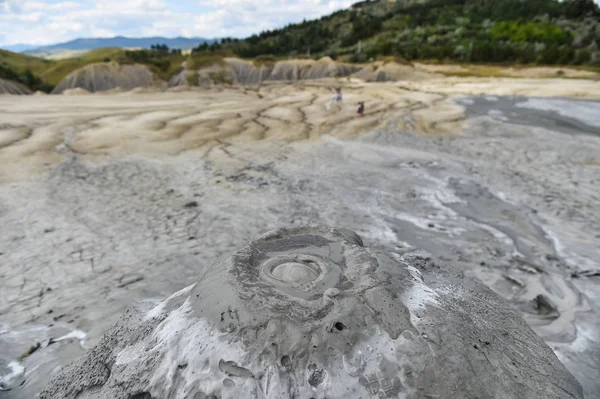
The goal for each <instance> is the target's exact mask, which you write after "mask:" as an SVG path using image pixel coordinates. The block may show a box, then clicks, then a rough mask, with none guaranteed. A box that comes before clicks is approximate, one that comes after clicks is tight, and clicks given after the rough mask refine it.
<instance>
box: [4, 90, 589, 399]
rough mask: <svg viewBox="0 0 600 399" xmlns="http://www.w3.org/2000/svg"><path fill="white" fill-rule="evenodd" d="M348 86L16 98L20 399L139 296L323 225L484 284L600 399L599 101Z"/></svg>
mask: <svg viewBox="0 0 600 399" xmlns="http://www.w3.org/2000/svg"><path fill="white" fill-rule="evenodd" d="M509 83H510V82H504V83H503V86H502V87H503V90H504V91H506V92H508V91H509V89H510V85H509ZM336 84H339V83H338V82H315V83H311V84H309V83H305V84H302V85H284V84H270V85H265V86H263V87H261V88H258V89H253V90H250V89H243V88H231V89H222V90H214V91H207V92H183V93H156V94H133V93H125V94H119V95H93V96H77V97H75V96H74V97H67V96H48V97H22V98H21V97H20V98H14V97H0V122H1V126H0V128H1V130H0V147H1V148H0V162H1V165H2V167H1V168H0V179H1V181H2V183H1V186H0V226H2V228H1V230H0V288H1V290H0V291H1V292H2V295H1V296H0V375H1V376H2V384H3V389H10V390H7V391H3V392H1V395H2V397H3V398H4V397H6V398H29V397H33V396H34V395H35V394H36V393H38V392H40V391H41V389H42V388H43V386H44V385H45V384H46V383H47V382H48V380H49V378H50V377H51V376H52V375H53V374H55V373H56V371H57V369H58V367H59V366H63V365H65V364H68V363H70V362H71V361H72V360H73V359H75V358H77V357H78V356H80V355H81V354H82V352H83V349H82V347H85V348H89V347H91V346H93V345H95V344H96V343H98V342H99V340H100V338H101V336H102V334H103V333H104V332H106V331H107V330H108V328H109V327H110V326H111V325H112V324H113V323H114V322H115V321H116V320H117V318H118V317H119V316H120V315H121V314H122V313H123V312H124V311H125V309H126V308H127V307H128V306H130V305H131V304H133V303H134V302H135V301H137V300H147V299H164V298H166V297H168V296H170V295H171V294H172V293H173V292H175V291H177V290H179V289H182V288H184V287H186V286H188V285H190V284H192V283H194V282H196V281H198V279H199V276H198V273H200V271H202V270H209V269H208V265H210V264H211V263H212V261H213V260H214V259H215V258H217V257H218V256H220V255H222V254H223V253H226V252H228V251H231V250H233V249H235V248H236V247H238V246H239V245H240V244H241V243H244V242H247V241H249V240H251V239H253V238H254V237H256V236H258V235H260V234H262V233H264V232H266V231H268V230H271V229H273V228H276V227H279V226H295V225H306V224H327V225H332V226H339V227H344V228H348V229H351V230H354V231H356V232H357V233H358V234H360V235H361V236H362V237H363V239H364V240H365V244H366V245H368V246H371V247H374V248H379V249H381V250H385V251H388V252H396V253H399V254H402V253H404V252H406V251H408V250H410V249H411V248H418V249H423V250H426V251H427V252H429V253H430V254H432V255H433V257H434V258H435V259H439V260H441V261H444V262H448V263H452V264H454V265H455V266H456V267H458V268H459V269H461V270H462V271H464V273H465V274H466V275H467V276H472V277H476V278H478V279H479V280H480V281H482V282H483V283H484V284H485V285H487V286H488V287H490V288H491V289H492V290H493V291H495V292H497V293H498V294H500V295H501V296H502V297H504V298H505V299H507V300H508V301H509V302H510V303H511V304H512V305H513V306H514V308H515V309H518V310H519V311H520V313H521V315H522V316H523V317H524V318H525V320H526V321H527V323H528V324H529V325H530V326H531V327H532V328H533V329H534V331H535V332H536V333H537V334H539V335H540V337H541V338H542V339H544V340H545V341H546V343H548V345H549V346H550V347H551V348H552V349H553V350H554V351H555V353H556V354H557V356H558V357H559V359H560V360H561V361H562V362H563V363H564V364H565V366H566V367H567V368H568V369H569V370H570V371H571V373H572V374H573V375H574V376H575V377H576V378H577V380H578V381H579V382H580V383H581V385H582V386H583V388H584V390H585V394H586V397H588V398H593V397H594V396H595V395H597V393H598V392H600V385H599V382H598V381H600V367H599V366H598V364H600V321H599V320H600V308H599V306H600V304H599V301H600V298H599V297H598V292H599V287H600V261H599V260H598V259H600V245H599V244H598V243H599V242H600V231H599V229H598V226H600V196H599V194H598V189H597V188H598V184H599V183H600V155H599V154H600V136H599V135H598V134H597V133H596V132H598V131H600V120H599V118H600V117H599V115H600V106H599V105H598V103H597V102H594V101H583V100H573V99H571V100H569V99H554V98H547V99H544V98H532V99H527V98H510V99H505V98H497V97H488V98H485V97H475V98H463V99H457V98H456V96H457V95H461V96H462V95H468V94H485V91H486V90H487V91H493V90H492V89H490V88H489V86H485V85H479V86H477V87H476V88H473V87H470V88H468V89H465V85H466V83H465V85H462V86H461V85H458V87H456V88H455V91H454V92H452V88H451V87H449V86H447V85H445V84H442V83H440V85H438V86H436V85H435V84H433V83H431V82H425V83H422V84H416V83H410V84H402V83H400V84H359V83H354V82H348V83H344V84H345V85H346V86H347V87H345V88H344V103H343V104H342V105H341V106H340V107H336V106H333V107H331V108H330V109H329V110H327V107H325V103H326V102H327V101H328V99H329V96H330V93H331V91H330V88H331V87H335V85H336ZM579 84H581V83H579V81H576V82H575V83H574V86H573V87H575V86H576V85H579ZM593 84H594V83H593V82H591V83H589V90H588V92H589V93H590V97H594V95H595V96H596V98H598V97H600V96H598V94H599V92H600V90H599V89H598V88H595V86H593ZM514 85H515V87H518V92H519V94H522V95H528V94H530V92H531V93H533V94H537V95H540V94H547V92H551V90H550V89H548V87H549V86H548V85H549V83H547V82H546V81H544V83H543V84H540V85H543V86H544V88H545V90H547V92H544V93H542V92H541V89H540V88H539V87H536V86H533V85H532V86H531V89H530V92H527V91H523V90H524V89H523V88H522V85H523V83H522V80H519V81H518V82H515V83H514ZM408 86H410V87H408ZM563 89H564V88H563V87H562V86H561V90H562V91H561V90H559V91H558V92H560V93H563V91H564V90H563ZM574 90H581V89H579V88H577V89H574ZM594 90H595V91H594ZM440 93H443V94H440ZM503 94H504V93H503ZM563 94H564V93H563ZM569 94H571V95H573V93H566V94H564V95H569ZM361 100H364V101H366V107H367V115H366V116H365V117H364V118H358V117H356V116H355V107H354V105H355V103H356V102H358V101H361ZM523 114H526V115H527V116H528V117H527V118H525V119H527V120H526V121H525V122H522V120H523V119H524V118H522V117H520V115H523ZM532 115H537V116H532ZM536 118H538V119H537V120H536ZM283 272H285V271H282V273H283ZM235 317H236V315H235V313H234V312H233V311H232V313H231V315H230V314H229V312H225V314H224V315H223V318H224V321H223V323H225V324H224V325H225V326H227V325H228V324H229V323H226V321H227V320H225V319H226V318H235ZM37 343H39V344H40V345H39V347H37V348H36V344H37ZM32 348H36V349H32ZM32 350H33V351H32ZM28 352H31V353H29V354H28ZM23 355H26V356H23ZM223 367H224V368H225V369H226V370H230V371H231V369H230V367H229V366H228V365H226V364H224V365H223ZM314 371H315V380H314V382H315V383H317V381H318V380H319V373H317V371H318V370H314ZM231 379H232V380H233V379H234V377H231ZM228 384H229V385H230V383H229V382H228Z"/></svg>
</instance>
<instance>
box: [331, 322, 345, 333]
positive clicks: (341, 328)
mask: <svg viewBox="0 0 600 399" xmlns="http://www.w3.org/2000/svg"><path fill="white" fill-rule="evenodd" d="M333 326H334V327H335V329H336V330H338V331H344V329H345V328H346V326H345V325H344V323H340V322H339V321H338V322H337V323H335V324H334V325H333Z"/></svg>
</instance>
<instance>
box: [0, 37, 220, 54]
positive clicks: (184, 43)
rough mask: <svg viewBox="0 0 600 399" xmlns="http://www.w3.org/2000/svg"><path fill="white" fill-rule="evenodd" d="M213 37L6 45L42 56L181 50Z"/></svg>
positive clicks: (8, 48) (7, 47)
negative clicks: (157, 48)
mask: <svg viewBox="0 0 600 399" xmlns="http://www.w3.org/2000/svg"><path fill="white" fill-rule="evenodd" d="M212 42H214V40H213V39H204V38H186V37H175V38H166V37H159V36H157V37H142V38H132V37H124V36H117V37H112V38H89V39H75V40H71V41H69V42H65V43H58V44H53V45H49V46H41V47H39V46H32V45H27V44H15V45H12V46H4V49H5V50H9V51H13V52H18V53H24V54H28V55H36V56H42V55H47V54H51V53H54V52H58V51H89V50H95V49H98V48H103V47H112V48H115V47H117V48H143V49H149V48H150V46H152V45H154V44H161V45H167V46H169V48H177V49H181V50H189V49H192V48H194V47H197V46H198V45H201V44H203V43H208V44H210V43H212Z"/></svg>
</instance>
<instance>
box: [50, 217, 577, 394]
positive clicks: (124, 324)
mask: <svg viewBox="0 0 600 399" xmlns="http://www.w3.org/2000/svg"><path fill="white" fill-rule="evenodd" d="M197 275H198V276H200V279H199V281H198V282H196V283H195V284H194V285H191V286H189V287H187V288H185V289H183V290H181V291H179V292H177V293H175V294H173V295H172V296H171V297H169V298H168V299H167V300H165V301H164V302H161V303H158V304H152V303H148V302H145V303H141V304H138V305H137V306H135V307H133V308H131V309H130V310H128V311H127V312H126V313H125V315H123V316H122V318H121V319H120V320H119V321H118V322H117V323H116V325H115V326H114V327H113V328H112V329H110V330H109V331H108V332H107V333H106V335H105V336H104V338H103V339H102V341H101V342H100V343H99V344H98V345H97V346H96V347H94V348H92V349H91V350H89V351H88V352H87V353H86V354H85V355H84V356H83V357H82V358H81V359H79V360H77V361H76V362H74V363H73V364H72V365H71V366H69V367H66V368H65V369H63V370H62V371H61V372H60V373H59V374H58V375H57V376H56V377H54V379H53V380H52V381H51V382H50V384H49V385H48V386H47V388H46V389H45V390H44V391H43V392H42V393H41V395H40V398H42V399H49V398H61V399H63V398H64V399H69V398H76V397H77V398H91V397H93V398H139V397H143V398H184V397H186V398H208V397H219V398H258V397H265V398H266V397H277V398H280V397H281V398H284V397H285V398H291V397H296V398H311V397H314V398H325V397H328V398H358V397H363V398H369V397H388V398H392V397H409V398H425V397H448V395H450V396H452V397H479V398H491V397H495V398H522V397H535V398H565V397H572V398H583V394H582V389H581V387H580V385H579V383H578V382H577V381H576V380H575V378H574V377H573V376H572V375H571V374H569V372H568V371H567V370H566V368H565V367H564V366H563V365H562V364H561V363H560V361H559V360H558V358H557V357H556V356H555V355H554V353H553V351H552V350H551V349H550V348H549V347H548V346H547V345H546V344H545V343H544V342H543V341H542V340H541V339H540V338H539V337H538V336H537V335H536V334H535V333H534V332H533V331H532V330H531V328H529V327H528V326H527V324H526V323H525V322H524V321H523V319H522V318H521V317H520V316H519V314H518V313H517V312H516V311H515V310H513V309H512V308H511V307H510V306H509V305H508V304H507V303H506V302H505V301H504V300H502V299H501V298H500V297H498V296H497V295H496V294H494V293H493V292H492V291H490V290H489V289H487V288H485V287H484V286H482V285H481V284H479V283H478V282H476V281H475V280H471V279H468V278H465V277H464V275H463V274H462V273H460V272H459V271H458V270H457V269H455V268H454V267H451V266H447V265H441V264H439V263H437V262H435V263H434V262H433V260H431V259H428V258H425V257H423V256H422V255H420V254H419V253H417V254H416V255H414V256H413V255H411V254H406V255H403V256H401V255H398V254H393V253H392V254H389V253H386V252H383V251H375V250H371V249H369V248H366V247H364V246H363V243H362V240H361V238H360V237H359V236H358V235H356V234H355V233H353V232H351V231H348V230H337V229H331V228H327V227H300V228H294V229H281V230H277V231H274V232H271V233H268V234H266V235H264V236H262V237H259V238H258V239H256V240H254V241H252V242H251V243H249V244H248V245H246V246H245V247H243V248H241V249H240V250H239V251H237V252H235V253H233V254H231V255H229V256H223V257H221V258H220V259H217V260H216V261H215V262H214V263H213V264H212V266H210V267H207V268H206V269H205V270H201V269H200V268H199V270H198V272H197ZM450 392H452V394H450Z"/></svg>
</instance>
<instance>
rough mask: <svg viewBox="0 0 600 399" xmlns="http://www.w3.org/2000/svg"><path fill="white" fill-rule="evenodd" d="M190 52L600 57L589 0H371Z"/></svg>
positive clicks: (598, 25)
mask: <svg viewBox="0 0 600 399" xmlns="http://www.w3.org/2000/svg"><path fill="white" fill-rule="evenodd" d="M194 52H195V53H198V54H201V53H211V52H212V53H215V52H217V53H218V52H225V53H233V54H236V55H239V56H241V57H256V56H259V55H264V54H271V55H275V56H298V55H308V56H312V57H320V56H330V57H332V58H334V59H335V58H337V57H340V56H341V57H345V59H347V60H349V61H353V62H364V61H367V60H369V59H371V58H375V57H377V56H388V55H396V56H401V57H403V58H405V59H408V60H440V61H447V60H452V61H458V62H493V63H499V62H511V63H514V62H517V63H523V64H533V63H537V64H575V65H581V64H592V65H600V10H599V8H598V5H597V4H595V3H594V1H593V0H565V1H562V2H559V1H557V0H527V1H523V0H494V1H489V0H430V1H415V0H396V1H390V0H372V1H363V2H361V3H357V4H355V5H354V6H352V7H351V8H350V9H347V10H341V11H338V12H335V13H333V14H331V15H329V16H326V17H323V18H321V19H318V20H314V21H304V22H302V23H299V24H292V25H289V26H287V27H285V28H283V29H278V30H273V31H265V32H262V33H260V34H256V35H253V36H251V37H249V38H247V39H245V40H237V39H223V40H222V41H221V42H220V43H213V44H211V45H208V44H204V45H202V46H199V47H197V48H196V49H195V50H194Z"/></svg>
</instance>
